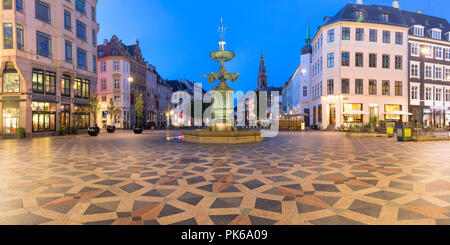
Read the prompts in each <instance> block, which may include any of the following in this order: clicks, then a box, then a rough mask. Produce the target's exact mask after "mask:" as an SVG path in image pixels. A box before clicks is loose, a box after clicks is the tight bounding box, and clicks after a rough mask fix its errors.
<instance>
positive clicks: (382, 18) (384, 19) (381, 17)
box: [380, 13, 389, 22]
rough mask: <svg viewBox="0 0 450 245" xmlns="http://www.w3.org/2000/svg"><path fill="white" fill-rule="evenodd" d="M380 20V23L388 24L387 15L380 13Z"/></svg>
mask: <svg viewBox="0 0 450 245" xmlns="http://www.w3.org/2000/svg"><path fill="white" fill-rule="evenodd" d="M380 19H381V21H382V22H389V13H381V15H380Z"/></svg>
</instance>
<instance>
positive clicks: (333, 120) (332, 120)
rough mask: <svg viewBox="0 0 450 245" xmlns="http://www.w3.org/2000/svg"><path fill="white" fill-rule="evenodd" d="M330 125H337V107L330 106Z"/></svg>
mask: <svg viewBox="0 0 450 245" xmlns="http://www.w3.org/2000/svg"><path fill="white" fill-rule="evenodd" d="M330 124H336V107H335V106H334V104H330Z"/></svg>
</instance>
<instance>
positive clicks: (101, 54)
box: [98, 50, 103, 58]
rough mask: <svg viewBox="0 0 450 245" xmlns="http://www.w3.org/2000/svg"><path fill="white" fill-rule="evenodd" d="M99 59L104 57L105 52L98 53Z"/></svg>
mask: <svg viewBox="0 0 450 245" xmlns="http://www.w3.org/2000/svg"><path fill="white" fill-rule="evenodd" d="M98 57H99V58H101V57H103V50H99V51H98Z"/></svg>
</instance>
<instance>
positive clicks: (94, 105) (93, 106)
mask: <svg viewBox="0 0 450 245" xmlns="http://www.w3.org/2000/svg"><path fill="white" fill-rule="evenodd" d="M89 101H90V105H89V111H90V112H91V113H92V115H93V117H94V123H95V127H97V114H98V112H99V111H100V101H99V100H98V96H97V95H96V96H95V97H93V98H90V99H89Z"/></svg>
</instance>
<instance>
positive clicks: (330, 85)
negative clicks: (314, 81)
mask: <svg viewBox="0 0 450 245" xmlns="http://www.w3.org/2000/svg"><path fill="white" fill-rule="evenodd" d="M327 94H334V81H333V79H330V80H328V82H327Z"/></svg>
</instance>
